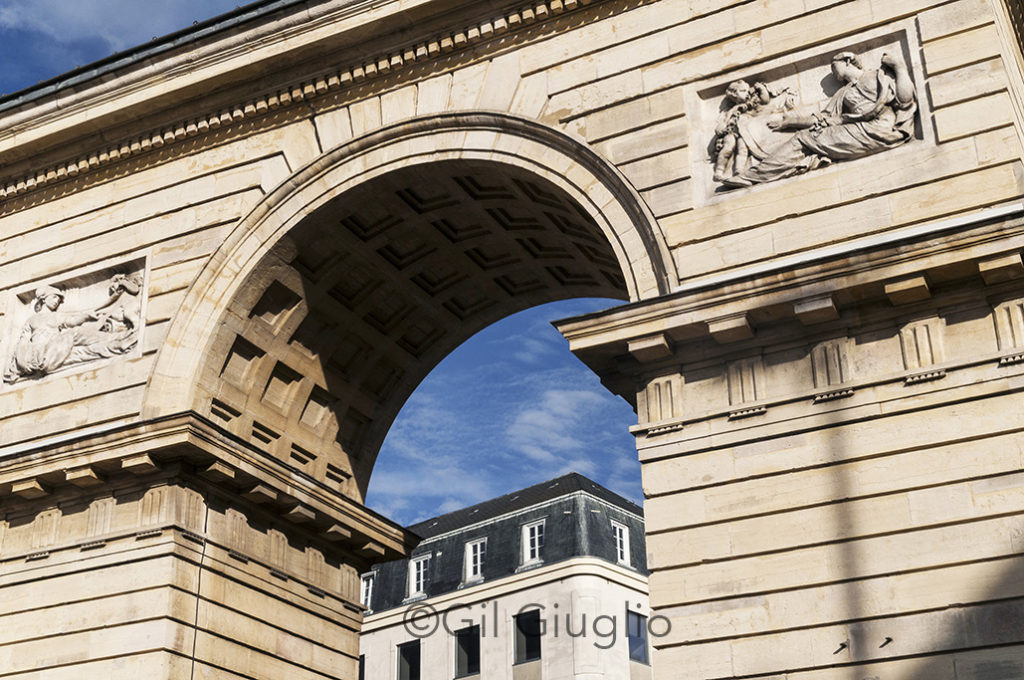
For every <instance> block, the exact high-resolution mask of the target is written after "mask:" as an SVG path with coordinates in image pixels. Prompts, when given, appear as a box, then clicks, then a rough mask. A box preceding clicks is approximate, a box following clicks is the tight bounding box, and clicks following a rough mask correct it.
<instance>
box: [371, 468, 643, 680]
mask: <svg viewBox="0 0 1024 680" xmlns="http://www.w3.org/2000/svg"><path fill="white" fill-rule="evenodd" d="M408 529H409V531H411V532H412V533H414V534H416V535H418V536H421V537H422V538H423V540H422V541H421V542H420V543H419V545H418V546H417V547H416V548H414V549H413V551H412V553H411V555H410V556H409V557H408V558H407V559H402V560H396V561H392V562H385V563H382V564H379V565H377V566H376V567H375V568H374V569H373V570H372V571H370V572H368V573H366V574H363V576H362V595H363V602H364V604H365V605H366V606H367V608H368V612H367V615H366V618H365V619H364V624H363V632H362V634H361V636H360V660H361V663H362V667H363V669H364V677H366V678H375V679H377V680H420V679H422V680H441V679H442V678H444V679H450V678H486V679H487V680H492V679H493V680H502V679H503V678H504V679H509V680H526V679H531V680H533V679H537V680H540V679H542V678H543V679H549V680H556V679H564V680H573V679H577V678H588V679H589V678H608V679H609V680H612V679H615V680H648V679H649V678H650V677H651V668H650V649H649V640H648V634H649V630H648V629H649V628H650V627H652V626H650V625H649V619H650V613H649V611H648V597H647V585H646V583H647V568H646V561H647V560H646V554H645V548H644V538H643V537H644V526H643V517H642V511H641V509H640V508H639V507H637V506H636V505H634V504H633V503H631V502H629V501H627V500H625V499H624V498H621V497H620V496H617V495H616V494H614V493H612V492H610V491H608V490H607V489H605V488H604V487H601V486H600V485H598V484H596V483H594V482H592V481H591V480H589V479H586V478H585V477H581V476H580V475H577V474H570V475H566V476H563V477H559V478H558V479H553V480H550V481H548V482H544V483H542V484H539V485H536V486H532V487H529V488H527V489H522V490H521V491H517V492H513V493H510V494H507V495H505V496H502V497H500V498H495V499H493V500H490V501H485V502H484V503H481V504H479V505H475V506H472V507H469V508H465V509H463V510H458V511H456V512H453V513H449V514H446V515H442V516H440V517H437V518H434V519H431V520H427V521H425V522H422V523H420V524H416V525H413V526H411V527H408ZM655 623H656V624H657V623H658V622H655ZM653 629H654V630H655V632H659V633H660V632H661V631H660V630H659V629H658V628H657V626H656V625H655V626H653Z"/></svg>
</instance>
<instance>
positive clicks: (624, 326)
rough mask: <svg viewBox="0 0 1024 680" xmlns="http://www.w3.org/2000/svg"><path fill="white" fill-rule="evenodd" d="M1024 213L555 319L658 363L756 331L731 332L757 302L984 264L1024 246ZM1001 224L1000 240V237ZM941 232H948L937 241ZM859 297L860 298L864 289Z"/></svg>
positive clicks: (1006, 210)
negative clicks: (680, 351)
mask: <svg viewBox="0 0 1024 680" xmlns="http://www.w3.org/2000/svg"><path fill="white" fill-rule="evenodd" d="M1022 214H1024V205H1022V204H1019V203H1014V204H1010V205H1007V206H1001V207H998V208H992V209H989V210H983V211H980V212H979V213H976V214H972V215H966V216H963V217H958V218H955V219H952V220H940V221H937V222H934V223H930V224H925V225H917V226H915V227H912V228H910V229H908V230H905V231H904V232H894V233H892V234H885V235H882V236H881V237H872V238H871V239H867V241H870V242H868V243H860V242H851V243H850V244H847V245H840V246H829V247H826V248H822V249H820V252H819V251H811V252H809V253H805V254H803V255H802V256H801V258H800V260H799V261H797V262H792V263H789V265H788V266H785V267H783V268H782V269H781V270H780V269H779V268H774V267H773V268H772V269H771V270H764V271H761V270H759V269H758V268H757V267H751V268H748V269H741V270H739V271H737V272H732V273H730V274H728V275H725V276H723V277H721V279H716V280H713V281H709V280H701V281H697V282H695V283H694V285H691V286H686V287H685V289H682V288H683V287H680V289H677V292H675V293H673V294H671V295H669V296H666V297H663V298H661V299H659V300H658V301H656V302H654V303H646V302H638V303H630V304H627V305H622V306H620V307H615V308H613V309H610V310H607V311H605V312H598V313H594V314H589V315H585V316H581V317H577V318H571V319H565V320H562V321H559V322H557V323H556V327H557V328H558V330H559V332H561V333H562V334H563V335H564V336H565V337H566V338H567V339H568V340H569V343H570V349H571V350H572V351H573V352H576V353H578V354H581V353H582V355H588V356H593V357H595V358H596V357H597V356H603V357H610V356H611V355H613V354H614V355H632V356H633V357H634V358H635V359H636V360H637V361H639V362H641V363H657V362H658V361H661V360H667V359H670V358H671V351H670V350H668V349H667V348H668V347H670V346H671V345H672V344H673V343H678V342H681V341H690V340H694V339H700V338H703V337H706V336H708V335H713V336H715V337H716V339H718V340H719V342H723V341H725V342H732V341H734V340H740V339H745V337H749V336H744V337H740V335H736V336H735V337H726V334H727V333H728V331H729V330H735V328H738V327H739V326H741V325H743V320H744V319H746V318H747V317H749V315H750V313H751V312H755V311H756V310H768V309H770V308H772V309H782V308H783V307H787V308H789V315H790V316H792V317H793V319H794V320H795V319H797V318H800V307H801V305H803V304H804V303H806V302H808V301H814V300H818V299H827V298H830V297H831V298H834V297H835V296H836V295H837V294H839V293H841V292H842V291H847V290H854V289H859V290H864V289H866V287H876V288H877V289H878V290H877V292H878V294H879V295H881V294H882V286H883V285H884V283H885V282H886V281H889V280H895V279H898V278H901V277H906V276H909V275H911V274H917V273H925V272H927V271H928V270H931V269H937V268H939V267H944V266H949V265H951V264H954V263H963V262H969V261H975V262H976V263H977V266H978V267H979V271H981V270H982V269H983V268H984V266H985V265H984V262H985V261H987V260H988V259H990V258H994V257H997V256H999V255H1001V254H1011V255H1013V254H1017V253H1019V252H1020V251H1021V250H1024V222H1022V220H1021V215H1022ZM996 233H998V234H999V235H1000V236H1001V239H1002V240H996V239H994V238H993V235H994V234H996ZM940 234H941V235H943V236H945V238H944V240H942V241H941V242H937V241H936V240H935V238H936V236H938V235H940ZM980 276H983V273H982V274H980ZM854 297H856V298H858V299H862V298H863V294H858V295H856V296H854ZM778 314H779V312H778V311H776V312H774V313H773V314H772V316H778ZM731 322H737V323H731ZM717 333H721V336H719V335H717ZM655 340H657V342H658V343H659V344H665V346H666V351H664V352H651V351H649V350H648V351H644V349H645V348H646V347H647V346H648V345H651V344H652V342H654V341H655ZM592 368H595V367H594V366H592ZM595 370H597V369H596V368H595ZM599 372H600V371H599Z"/></svg>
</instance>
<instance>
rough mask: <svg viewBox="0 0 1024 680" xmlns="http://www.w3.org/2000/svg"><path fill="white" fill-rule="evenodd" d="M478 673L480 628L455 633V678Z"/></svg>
mask: <svg viewBox="0 0 1024 680" xmlns="http://www.w3.org/2000/svg"><path fill="white" fill-rule="evenodd" d="M479 672H480V626H470V627H469V628H463V629H461V630H457V631H455V677H457V678H461V677H463V676H466V675H477V674H478V673H479Z"/></svg>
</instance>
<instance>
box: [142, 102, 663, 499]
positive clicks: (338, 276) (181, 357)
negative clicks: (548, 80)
mask: <svg viewBox="0 0 1024 680" xmlns="http://www.w3.org/2000/svg"><path fill="white" fill-rule="evenodd" d="M671 263H672V260H671V257H670V256H669V254H668V249H667V247H666V245H665V243H664V240H663V239H662V238H661V235H660V232H659V231H658V228H657V224H656V222H655V220H654V218H653V216H652V215H651V214H650V212H649V211H648V210H647V209H646V208H645V207H644V205H643V203H642V201H641V200H640V199H639V197H638V196H637V195H636V192H635V191H634V190H633V189H632V188H631V187H630V186H629V184H628V183H627V182H626V181H625V180H624V179H623V178H622V177H621V175H620V174H619V173H618V171H617V170H615V168H614V167H613V166H611V165H610V164H608V163H606V162H605V161H603V159H601V158H600V157H599V156H598V155H596V154H595V153H594V152H593V151H592V150H590V149H589V148H587V147H586V146H585V145H584V144H582V143H580V142H577V141H575V140H573V139H571V138H570V137H568V136H566V135H565V134H564V133H561V132H557V131H554V130H551V129H550V128H546V127H544V126H541V125H539V124H537V123H534V122H531V121H525V120H521V119H517V118H513V117H510V116H507V115H501V114H470V115H464V114H448V115H440V116H432V117H430V118H423V119H417V120H413V121H408V122H405V123H401V124H397V125H394V126H391V127H388V128H384V129H382V130H379V131H377V132H374V133H371V134H370V135H367V136H366V137H363V138H361V139H358V140H355V141H353V142H350V143H348V144H345V145H343V146H341V147H338V148H336V149H334V150H332V151H330V152H328V153H327V154H325V155H324V156H322V157H321V158H319V159H318V160H316V161H314V162H313V163H311V164H310V165H308V166H306V167H305V168H303V169H302V170H300V171H298V172H297V173H295V174H294V175H293V176H292V177H291V178H289V179H288V180H287V181H285V182H284V183H282V185H281V186H279V187H278V188H277V189H276V190H275V191H273V192H271V193H270V194H269V195H268V196H267V197H266V199H265V200H264V201H263V202H262V203H261V204H260V205H259V206H257V207H256V208H255V209H254V210H253V211H252V212H251V213H250V214H249V215H248V216H247V217H246V218H244V219H243V220H242V221H241V222H240V223H239V225H238V226H237V227H236V228H235V229H234V230H233V232H232V233H231V235H230V236H229V237H228V238H227V239H226V240H225V243H224V244H223V245H222V246H221V247H220V248H219V249H218V251H217V252H216V253H215V254H214V255H213V256H212V258H211V259H210V261H209V263H208V264H207V266H206V267H205V268H204V270H203V271H202V273H201V274H200V276H199V277H198V279H197V281H196V283H195V284H194V285H193V287H192V289H191V290H190V291H189V293H188V295H187V296H186V299H185V301H184V302H183V304H182V307H181V308H180V310H179V312H178V314H177V315H176V318H175V320H174V321H173V323H172V327H171V330H170V333H169V336H168V339H167V341H166V342H165V344H164V346H163V348H162V349H161V352H160V355H159V357H158V361H157V366H156V369H155V371H154V375H153V377H152V379H151V381H150V385H149V388H148V392H147V399H146V414H147V415H149V416H157V415H162V414H167V413H173V412H181V411H187V410H195V411H197V412H199V413H203V414H205V415H209V416H210V417H211V418H213V419H214V420H215V421H216V420H218V419H220V420H222V421H224V423H222V424H225V423H226V425H225V426H226V427H228V429H238V430H239V432H237V433H236V434H238V435H239V436H241V437H244V438H250V435H251V436H252V437H255V440H254V442H253V443H254V444H255V445H257V446H260V445H261V444H262V445H264V446H265V447H271V448H274V449H275V451H274V453H276V454H277V455H278V456H279V457H282V458H286V459H287V458H288V457H289V455H290V454H291V453H294V452H295V451H297V452H298V453H297V456H296V457H295V459H296V460H298V461H299V462H302V461H303V460H304V459H308V458H309V457H310V455H311V454H316V455H317V456H318V455H319V454H320V453H328V455H327V458H328V459H330V460H332V461H333V463H332V466H331V468H330V469H331V470H333V472H334V474H335V476H336V477H337V476H338V473H339V470H340V471H341V476H342V477H344V478H345V479H350V478H354V479H353V481H352V482H351V485H352V488H350V489H347V491H348V492H350V493H351V495H353V496H361V495H362V492H363V491H364V490H365V482H366V481H367V480H368V476H369V468H370V467H371V466H372V458H373V456H374V455H375V453H376V450H377V448H378V447H379V445H380V442H381V441H382V440H383V435H384V434H385V433H386V431H387V428H388V427H389V426H390V422H391V420H392V419H393V418H394V416H395V415H396V414H397V411H398V409H399V408H400V407H401V405H402V403H404V401H405V399H406V398H407V397H408V395H409V394H410V393H411V391H412V389H414V388H415V386H416V385H417V384H418V383H419V381H420V380H422V378H423V377H425V375H426V373H428V372H429V370H430V369H431V368H433V366H434V365H436V363H437V362H438V361H440V360H441V359H442V358H444V356H446V355H447V353H448V352H450V351H451V350H452V349H453V348H454V347H455V346H457V345H458V344H460V343H461V342H462V341H464V340H465V339H466V338H468V337H469V336H470V335H472V334H473V333H475V332H476V331H478V330H480V329H481V328H483V327H485V326H486V325H488V324H490V323H493V322H494V321H497V320H499V319H500V318H503V317H504V316H507V315H508V314H511V313H514V312H515V311H519V310H521V309H525V308H528V307H531V306H534V305H536V304H541V303H543V302H548V301H552V300H557V299H566V298H571V297H583V296H605V297H618V298H620V299H628V300H634V301H635V300H640V299H644V298H649V297H654V296H658V295H662V294H665V293H666V292H668V287H669V285H670V281H671V280H672V279H673V278H674V277H673V276H672V273H673V272H672V270H671ZM357 327H358V328H357ZM339 331H341V332H342V334H344V335H345V336H346V337H351V338H352V339H353V340H354V344H351V345H349V346H346V347H345V348H341V347H340V346H338V345H339V343H337V342H334V341H333V340H331V338H337V337H339ZM342 344H344V343H342ZM326 352H330V353H332V356H333V367H332V368H331V369H327V368H326V366H327V364H328V363H330V362H329V361H328V360H329V359H330V357H328V356H327V354H326ZM342 355H343V356H342ZM346 367H347V368H346ZM340 392H345V393H346V394H345V395H342V394H340ZM264 412H265V413H264ZM328 412H330V413H328ZM261 413H263V415H261ZM323 418H326V419H327V420H330V421H332V423H331V424H330V425H329V426H327V427H326V428H325V427H322V423H321V419H323ZM339 430H340V432H339ZM296 432H298V433H300V435H301V434H302V433H306V435H305V436H297V437H293V436H292V434H293V433H296ZM286 433H287V434H286ZM316 433H319V434H316ZM282 435H284V438H282ZM289 447H290V448H289ZM277 448H281V449H282V450H281V451H276V449H277ZM331 449H335V451H334V453H333V454H331V453H330V450H331ZM356 458H358V459H359V460H354V459H356ZM360 461H362V462H360ZM323 468H324V466H323V465H322V464H321V465H320V469H319V470H318V474H316V476H321V477H322V474H323V472H324V469H323Z"/></svg>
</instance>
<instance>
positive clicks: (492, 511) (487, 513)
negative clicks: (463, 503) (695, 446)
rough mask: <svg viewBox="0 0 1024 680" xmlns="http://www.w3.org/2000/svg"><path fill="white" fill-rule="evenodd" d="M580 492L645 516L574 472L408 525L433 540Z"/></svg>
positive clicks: (638, 508) (636, 508)
mask: <svg viewBox="0 0 1024 680" xmlns="http://www.w3.org/2000/svg"><path fill="white" fill-rule="evenodd" d="M576 491H586V492H587V493H589V494H591V495H593V496H595V497H597V498H599V499H601V500H603V501H605V502H607V503H610V504H612V505H615V506H618V507H619V508H621V509H623V510H625V511H626V512H630V513H633V514H634V515H638V516H640V517H643V516H644V511H643V508H641V507H640V506H639V505H637V504H636V503H633V502H631V501H629V500H627V499H625V498H623V497H622V496H620V495H618V494H617V493H613V492H611V491H609V490H608V489H606V488H604V487H603V486H601V485H600V484H598V483H596V482H594V481H591V480H589V479H587V478H586V477H584V476H583V475H581V474H579V473H577V472H570V473H569V474H567V475H563V476H561V477H556V478H555V479H549V480H548V481H546V482H541V483H540V484H535V485H533V486H530V487H527V488H525V489H521V490H519V491H513V492H512V493H508V494H505V495H504V496H498V497H497V498H492V499H491V500H488V501H484V502H483V503H477V504H476V505H471V506H469V507H468V508H462V509H461V510H455V511H454V512H449V513H447V514H444V515H439V516H437V517H432V518H430V519H428V520H425V521H423V522H420V523H418V524H413V525H411V526H408V527H406V529H408V530H409V531H411V532H412V533H414V534H416V535H417V536H419V537H420V538H422V539H429V538H433V537H434V536H439V535H441V534H444V533H448V532H449V531H455V530H457V529H461V528H463V527H466V526H469V525H471V524H476V523H478V522H484V521H487V520H491V519H494V518H495V517H500V516H501V515H505V514H507V513H510V512H516V511H517V510H522V509H523V508H528V507H530V506H531V505H536V504H538V503H543V502H545V501H549V500H552V499H554V498H558V497H560V496H565V495H567V494H570V493H574V492H576Z"/></svg>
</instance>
